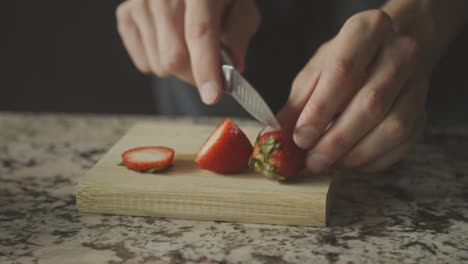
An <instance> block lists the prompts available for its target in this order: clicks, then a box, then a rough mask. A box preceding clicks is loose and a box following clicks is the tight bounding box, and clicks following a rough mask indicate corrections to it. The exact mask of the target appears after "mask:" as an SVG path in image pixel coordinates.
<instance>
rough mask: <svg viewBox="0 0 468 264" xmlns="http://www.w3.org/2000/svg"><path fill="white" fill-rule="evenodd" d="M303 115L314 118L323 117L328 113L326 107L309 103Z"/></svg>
mask: <svg viewBox="0 0 468 264" xmlns="http://www.w3.org/2000/svg"><path fill="white" fill-rule="evenodd" d="M302 112H303V114H304V115H306V116H308V117H312V116H322V115H324V113H325V112H326V107H325V105H324V104H322V103H311V102H309V103H307V104H306V105H305V107H304V109H303V110H302Z"/></svg>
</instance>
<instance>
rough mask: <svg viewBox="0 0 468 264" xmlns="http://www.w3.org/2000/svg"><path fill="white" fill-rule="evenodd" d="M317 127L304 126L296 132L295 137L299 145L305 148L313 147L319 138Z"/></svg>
mask: <svg viewBox="0 0 468 264" xmlns="http://www.w3.org/2000/svg"><path fill="white" fill-rule="evenodd" d="M317 136H318V133H317V129H315V128H314V127H312V126H304V127H301V128H299V129H297V130H296V131H295V132H294V135H293V139H294V142H296V144H297V146H298V147H300V148H303V149H308V148H310V147H312V144H314V142H315V140H316V139H317Z"/></svg>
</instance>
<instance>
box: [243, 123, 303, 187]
mask: <svg viewBox="0 0 468 264" xmlns="http://www.w3.org/2000/svg"><path fill="white" fill-rule="evenodd" d="M304 158H305V151H304V150H302V149H300V148H299V147H297V146H296V144H294V142H293V141H292V139H291V138H290V137H288V136H287V135H286V134H285V133H284V132H282V131H271V132H267V133H265V134H261V133H260V135H259V136H258V137H257V141H256V142H255V145H254V150H253V153H252V156H251V157H250V160H249V165H250V166H251V167H253V169H254V170H255V171H256V172H258V173H260V174H262V175H264V176H266V177H269V178H271V179H273V180H279V181H285V180H287V179H289V178H291V177H295V176H297V175H298V174H299V173H300V171H301V170H302V169H303V168H304Z"/></svg>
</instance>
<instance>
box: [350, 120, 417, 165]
mask: <svg viewBox="0 0 468 264" xmlns="http://www.w3.org/2000/svg"><path fill="white" fill-rule="evenodd" d="M423 133H424V125H421V126H419V127H418V129H417V130H416V131H415V132H414V133H413V134H412V135H411V137H410V138H409V139H408V140H407V141H406V142H404V143H402V144H400V145H399V146H397V147H396V148H394V149H393V150H391V151H390V152H388V153H386V154H385V155H383V156H381V157H379V158H378V159H376V160H374V161H372V162H370V163H368V164H366V165H364V166H362V167H360V168H359V170H360V171H362V172H378V171H382V170H384V169H386V168H388V167H390V166H392V165H393V164H395V163H397V162H398V161H400V160H401V159H403V158H404V157H405V156H406V155H407V154H408V153H409V152H410V150H411V149H412V147H413V146H414V145H415V144H416V143H417V142H418V141H419V140H420V139H421V138H422V135H423Z"/></svg>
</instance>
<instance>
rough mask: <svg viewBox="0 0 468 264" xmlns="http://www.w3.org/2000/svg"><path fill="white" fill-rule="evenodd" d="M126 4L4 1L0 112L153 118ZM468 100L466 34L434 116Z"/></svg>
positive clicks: (435, 86)
mask: <svg viewBox="0 0 468 264" xmlns="http://www.w3.org/2000/svg"><path fill="white" fill-rule="evenodd" d="M120 2H121V1H116V0H113V1H111V0H105V1H20V0H18V1H15V0H11V1H10V0H7V1H2V6H1V8H0V31H1V35H0V40H1V42H0V43H1V44H0V45H1V46H0V70H1V71H0V91H1V93H0V110H7V111H38V112H44V111H45V112H57V111H58V112H96V113H144V114H152V113H155V108H156V107H155V105H154V100H153V95H152V91H151V78H150V77H148V76H144V75H142V74H140V73H138V72H137V71H136V70H135V68H134V67H133V65H132V64H131V62H130V60H129V58H128V56H127V54H126V52H125V49H124V48H123V46H122V43H121V41H120V38H119V36H118V33H117V31H116V26H115V15H114V10H115V8H116V7H117V5H118V4H119V3H120ZM356 11H357V10H356ZM319 14H321V16H324V14H323V13H322V12H317V15H319ZM345 16H346V15H345ZM341 22H342V21H340V22H339V23H341ZM278 23H281V21H278ZM287 30H289V29H287ZM291 30H292V29H291ZM290 32H292V31H290ZM322 35H324V36H325V35H326V34H322ZM467 102H468V30H465V32H463V34H461V35H460V37H459V39H458V40H457V41H455V42H454V43H453V45H452V46H451V48H450V49H449V51H448V53H447V54H446V56H445V57H444V58H443V59H442V60H441V63H440V64H439V66H438V67H437V68H436V70H435V72H434V75H433V80H432V87H431V92H430V98H429V104H428V107H429V109H430V114H431V115H430V117H431V118H432V119H434V120H436V119H437V120H458V119H462V120H466V117H465V116H466V115H467V114H468V103H467Z"/></svg>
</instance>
